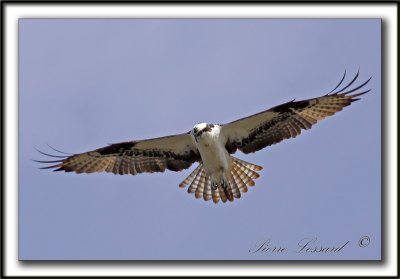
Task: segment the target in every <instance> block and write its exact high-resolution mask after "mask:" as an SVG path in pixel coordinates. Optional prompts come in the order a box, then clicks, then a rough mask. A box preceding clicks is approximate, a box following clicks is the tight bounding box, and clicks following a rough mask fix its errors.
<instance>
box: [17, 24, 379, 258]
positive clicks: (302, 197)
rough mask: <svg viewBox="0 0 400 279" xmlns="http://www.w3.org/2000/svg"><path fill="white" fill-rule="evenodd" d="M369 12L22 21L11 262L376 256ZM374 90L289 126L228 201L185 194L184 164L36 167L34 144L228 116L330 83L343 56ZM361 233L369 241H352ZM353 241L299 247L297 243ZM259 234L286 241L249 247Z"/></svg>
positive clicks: (375, 130)
mask: <svg viewBox="0 0 400 279" xmlns="http://www.w3.org/2000/svg"><path fill="white" fill-rule="evenodd" d="M380 30H381V21H380V20H379V19H357V20H277V19H274V20H261V19H259V20H249V19H246V20H245V19H242V20H149V19H145V20H128V19H126V20H125V19H124V20H122V19H116V20H60V19H56V20H53V19H52V20H50V19H48V20H41V19H23V20H20V22H19V32H20V33H19V133H20V134H19V139H20V142H19V259H21V260H32V259H35V260H39V259H40V260H44V259H76V260H78V259H205V260H213V259H221V260H229V259H245V260H264V259H265V260H268V259H273V260H277V259H301V260H308V259H318V260H324V259H380V255H381V252H380V249H381V246H380V243H381V230H380V225H381V210H380V207H381V204H380V200H381V172H380V167H381V152H380V146H381V136H380V131H381V125H380V121H381V117H380V113H381V112H380V107H381V91H380V88H381V78H380V75H381V67H380V63H381V61H380V58H381V46H380V44H381V40H380V36H381V34H380ZM358 68H360V69H361V74H360V79H359V81H358V83H357V84H360V83H361V82H363V81H365V80H366V79H367V78H369V77H370V76H371V75H372V76H373V79H372V81H371V82H370V84H369V86H368V87H369V88H372V91H371V93H369V94H367V95H364V96H363V98H362V100H361V101H359V102H356V103H354V104H352V106H350V107H348V108H346V109H345V110H344V111H343V112H340V113H339V114H337V115H335V116H333V117H331V118H329V119H327V120H324V121H323V122H322V123H319V124H317V125H316V126H314V127H313V129H311V130H310V131H305V132H303V133H302V135H301V136H299V137H298V138H296V139H291V140H286V141H284V142H281V143H279V144H278V145H274V146H272V147H268V148H267V149H264V150H262V151H260V152H257V153H255V154H251V155H243V154H241V153H237V154H236V156H238V157H240V158H243V159H245V160H247V161H250V162H253V163H255V164H258V165H261V166H263V167H264V170H263V171H262V172H261V178H260V179H258V180H257V181H256V187H254V188H251V189H250V190H249V192H247V193H245V194H244V195H243V196H242V198H241V199H240V200H235V202H234V203H227V204H222V203H220V204H218V205H215V204H213V203H212V202H204V201H203V200H196V199H195V198H194V195H189V194H187V192H186V189H185V190H182V189H180V188H179V187H178V184H179V183H180V182H181V181H182V180H183V179H184V178H185V177H186V176H187V175H189V173H190V172H191V170H193V168H194V166H192V167H191V169H190V170H186V171H183V172H179V173H174V172H169V171H168V172H166V173H159V174H151V175H150V174H143V175H137V176H117V175H112V174H91V175H77V174H72V173H61V172H56V173H53V172H51V171H49V170H39V169H38V168H39V167H40V165H39V164H38V163H35V162H33V161H32V160H31V159H39V160H40V159H46V158H45V157H44V156H42V155H41V154H39V153H38V152H37V151H36V150H35V149H34V148H39V149H40V150H43V151H45V152H49V153H54V152H53V151H52V150H51V149H50V148H49V147H47V145H46V144H50V145H52V146H54V147H56V148H58V149H60V150H63V151H66V152H71V153H80V152H84V151H89V150H92V149H95V148H99V147H102V146H105V145H106V144H107V143H114V142H121V141H126V140H133V139H143V138H151V137H158V136H164V135H168V134H174V133H181V132H186V131H189V130H190V129H191V128H192V126H193V125H194V124H195V123H199V122H211V123H213V122H214V123H226V122H229V121H232V120H235V119H237V118H240V117H244V116H247V115H250V114H253V113H256V112H259V111H262V110H265V109H267V108H270V107H272V106H275V105H278V104H281V103H283V102H287V101H289V100H292V99H294V98H296V99H298V100H300V99H305V98H311V97H317V96H320V95H324V94H326V93H327V92H329V91H330V90H331V89H333V87H334V86H335V85H336V84H337V83H338V82H339V80H340V78H341V77H342V74H343V72H344V70H345V69H347V71H348V73H349V75H348V79H347V80H350V79H351V78H352V77H353V76H354V75H355V73H356V72H357V70H358ZM362 236H369V237H370V239H371V243H370V244H369V245H368V246H367V247H365V248H360V247H358V243H357V242H358V240H359V239H360V237H362ZM305 237H318V243H319V245H321V244H322V245H325V246H332V245H340V244H343V243H344V242H346V241H350V243H349V244H348V245H347V246H346V247H345V248H344V249H343V250H342V251H341V252H340V253H338V254H316V253H312V254H311V253H307V254H297V253H294V252H293V250H295V249H297V243H298V241H300V240H301V239H303V238H305ZM266 238H270V239H271V240H272V246H285V247H288V248H289V250H291V251H289V252H287V253H284V254H281V255H279V254H273V253H272V254H271V253H264V254H260V253H249V249H254V245H255V243H256V242H258V241H260V240H261V239H266Z"/></svg>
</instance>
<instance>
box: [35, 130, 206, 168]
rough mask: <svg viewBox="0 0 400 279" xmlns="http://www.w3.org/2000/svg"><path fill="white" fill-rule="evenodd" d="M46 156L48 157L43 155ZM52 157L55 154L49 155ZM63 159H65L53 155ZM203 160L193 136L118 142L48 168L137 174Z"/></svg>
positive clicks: (77, 155) (64, 158) (68, 158)
mask: <svg viewBox="0 0 400 279" xmlns="http://www.w3.org/2000/svg"><path fill="white" fill-rule="evenodd" d="M41 153H42V154H45V155H48V154H46V153H43V152H41ZM49 156H52V155H49ZM53 157H63V156H53ZM199 160H200V155H199V153H198V150H197V148H196V147H195V145H194V143H193V140H192V139H191V137H190V135H189V134H180V135H174V136H168V137H162V138H155V139H148V140H141V141H129V142H122V143H115V144H111V145H109V146H106V147H103V148H99V149H96V150H93V151H89V152H85V153H80V154H74V155H72V156H67V157H63V158H61V159H59V160H55V161H38V162H41V163H56V164H53V165H51V166H47V167H44V169H49V168H55V171H66V172H76V173H92V172H112V173H114V174H121V175H122V174H133V175H134V174H137V173H143V172H149V173H152V172H164V171H165V170H166V169H168V170H172V171H181V170H183V169H187V168H189V167H190V166H191V165H192V164H193V163H194V162H196V161H199Z"/></svg>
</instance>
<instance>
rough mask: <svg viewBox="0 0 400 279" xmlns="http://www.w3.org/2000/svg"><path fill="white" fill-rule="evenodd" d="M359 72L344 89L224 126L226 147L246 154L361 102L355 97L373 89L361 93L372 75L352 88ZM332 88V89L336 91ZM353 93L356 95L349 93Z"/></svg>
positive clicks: (290, 135) (288, 136) (291, 135)
mask: <svg viewBox="0 0 400 279" xmlns="http://www.w3.org/2000/svg"><path fill="white" fill-rule="evenodd" d="M358 75H359V73H357V75H356V76H355V77H354V78H353V80H352V81H351V82H350V83H349V84H348V85H346V86H345V87H344V88H342V89H340V90H337V91H336V92H335V93H330V94H327V95H325V96H321V97H319V98H314V99H308V100H303V101H297V102H295V101H294V100H293V101H291V102H288V103H285V104H282V105H279V106H276V107H273V108H271V109H269V110H266V111H263V112H260V113H257V114H254V115H252V116H249V117H245V118H242V119H239V120H236V121H233V122H230V123H228V124H225V125H222V128H221V133H222V136H223V137H224V138H225V140H226V143H225V147H226V149H227V150H228V152H229V153H231V154H232V153H235V152H236V150H237V149H239V150H241V151H242V152H243V153H246V154H247V153H253V152H256V151H258V150H260V149H262V148H264V147H267V146H269V145H272V144H275V143H278V142H280V141H282V140H284V139H289V138H294V137H296V136H297V135H299V134H300V133H301V129H310V128H311V126H312V125H314V124H315V123H317V121H319V120H322V119H324V118H326V117H327V116H330V115H334V114H335V113H336V112H338V111H341V110H342V109H343V108H344V107H346V106H348V105H350V104H351V102H354V101H357V100H358V99H357V98H355V97H357V96H360V95H362V94H365V93H367V92H369V91H370V90H366V91H363V92H360V91H361V90H360V89H361V88H362V87H364V86H365V85H366V84H367V83H368V82H369V81H370V79H371V78H369V79H368V80H367V81H366V82H364V83H363V84H361V85H359V86H357V87H355V88H352V89H348V88H349V87H350V86H351V85H352V84H353V83H354V81H355V80H356V79H357V77H358ZM345 76H346V72H345V74H344V76H343V78H342V80H341V81H340V83H339V84H338V85H337V86H336V88H335V89H334V90H336V89H337V88H338V87H339V86H340V85H341V84H342V82H343V80H344V78H345ZM334 90H332V91H334ZM350 93H353V94H352V95H348V94H350Z"/></svg>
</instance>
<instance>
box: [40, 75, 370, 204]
mask: <svg viewBox="0 0 400 279" xmlns="http://www.w3.org/2000/svg"><path fill="white" fill-rule="evenodd" d="M358 76H359V72H357V74H356V76H355V77H354V78H353V79H352V80H351V81H350V82H349V83H348V84H347V85H346V86H343V87H342V88H340V89H338V88H339V87H340V85H342V83H343V81H344V80H345V77H346V71H345V72H344V75H343V77H342V79H341V81H340V82H339V84H338V85H337V86H336V87H335V88H334V89H333V90H332V91H331V92H329V93H328V94H326V95H324V96H321V97H318V98H313V99H308V100H303V101H295V100H292V101H290V102H287V103H284V104H281V105H278V106H275V107H273V108H270V109H268V110H265V111H262V112H260V113H257V114H254V115H251V116H248V117H245V118H242V119H239V120H236V121H233V122H230V123H227V124H208V123H200V124H197V125H195V126H194V127H193V129H192V130H190V131H189V132H187V133H182V134H177V135H171V136H165V137H160V138H153V139H145V140H133V141H127V142H121V143H115V144H110V145H108V146H106V147H102V148H98V149H95V150H93V151H89V152H84V153H79V154H74V155H71V156H66V155H64V156H55V155H50V154H47V153H44V152H41V151H39V152H41V153H42V154H44V155H47V156H52V157H56V158H57V160H53V161H38V162H40V163H51V164H52V165H50V166H46V167H43V169H51V168H55V170H54V171H66V172H76V173H93V172H112V173H114V174H121V175H123V174H132V175H135V174H138V173H143V172H147V173H153V172H164V171H165V170H167V169H168V170H171V171H182V170H184V169H187V168H189V167H190V166H191V165H192V164H193V163H198V166H197V168H196V169H195V170H194V171H193V172H192V173H191V174H190V175H189V176H188V177H187V178H186V179H185V180H183V181H182V182H181V183H180V184H179V186H180V187H182V188H184V187H186V186H188V192H189V193H192V194H193V193H194V195H195V197H196V198H203V199H204V200H205V201H209V200H211V199H212V200H213V202H214V203H218V202H219V201H220V200H222V202H224V203H225V202H226V201H230V202H232V201H234V199H235V198H236V199H239V198H240V197H241V195H242V193H245V192H247V191H248V187H251V186H254V185H255V182H254V179H256V178H258V177H259V176H260V175H259V174H258V171H260V170H261V169H262V167H261V166H257V165H255V164H252V163H249V162H245V161H243V160H240V159H238V158H235V157H233V156H232V154H234V153H235V152H236V151H237V150H240V151H242V152H243V153H245V154H248V153H254V152H256V151H258V150H261V149H263V148H265V147H267V146H270V145H273V144H276V143H278V142H280V141H282V140H284V139H289V138H294V137H296V136H297V135H299V134H300V133H301V130H302V129H305V130H307V129H310V128H311V127H312V125H314V124H315V123H317V122H318V121H319V120H322V119H324V118H326V117H327V116H331V115H334V114H335V113H336V112H338V111H341V110H342V109H343V108H344V107H346V106H348V105H350V104H351V103H352V102H354V101H357V100H359V98H356V97H358V96H361V95H363V94H365V93H367V92H369V91H370V90H364V89H362V88H363V87H364V86H365V85H366V84H367V83H368V82H369V81H370V80H371V78H369V79H368V80H367V81H366V82H364V83H362V84H361V85H359V86H354V85H353V84H354V82H355V81H356V80H357V78H358ZM363 90H364V91H363Z"/></svg>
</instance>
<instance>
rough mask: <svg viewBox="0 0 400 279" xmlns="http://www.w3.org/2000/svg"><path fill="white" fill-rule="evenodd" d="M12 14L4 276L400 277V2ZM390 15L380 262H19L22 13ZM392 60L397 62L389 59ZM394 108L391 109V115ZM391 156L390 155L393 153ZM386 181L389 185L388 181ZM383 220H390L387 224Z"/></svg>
mask: <svg viewBox="0 0 400 279" xmlns="http://www.w3.org/2000/svg"><path fill="white" fill-rule="evenodd" d="M3 7H4V16H5V18H4V19H5V41H4V42H5V54H6V55H5V56H4V59H5V61H3V62H4V63H5V72H4V75H5V87H4V88H5V92H4V93H5V106H4V107H5V147H6V148H5V150H4V151H5V162H4V163H5V164H4V167H5V174H6V176H5V181H4V182H5V185H4V187H5V188H4V197H3V201H5V212H4V217H5V219H4V220H3V221H4V228H3V229H4V237H5V239H4V247H3V249H5V250H4V259H3V260H4V266H3V268H4V269H3V270H4V275H6V276H57V275H62V276H132V275H136V276H140V275H156V276H157V275H158V276H167V275H168V276H183V275H196V276H211V275H213V276H219V275H225V276H227V275H231V276H241V275H242V276H260V275H270V276H333V275H336V276H344V275H346V276H367V277H368V276H397V269H398V267H397V247H398V245H397V220H398V219H397V176H396V173H397V160H396V159H397V158H396V154H397V144H396V143H397V110H396V104H397V92H398V91H397V82H396V81H397V61H398V58H397V51H396V50H397V40H398V38H397V34H398V30H397V20H398V19H397V6H396V4H395V3H393V4H387V3H386V4H361V3H360V4H323V5H322V4H290V5H287V4H286V5H283V4H268V3H265V4H227V5H225V4H218V5H215V4H214V5H208V4H207V5H206V4H201V5H193V4H190V5H185V4H182V5H181V4H179V5H178V4H174V5H165V4H164V5H159V4H157V5H148V4H133V3H131V4H129V3H128V4H112V3H110V4H72V3H71V4H37V5H34V4H24V5H22V4H19V3H15V4H14V3H7V4H5V5H4V6H3ZM27 17H29V18H58V17H64V18H77V17H80V18H121V17H126V18H134V17H135V18H192V17H198V18H221V17H222V18H228V17H229V18H253V17H258V18H383V19H384V21H385V31H386V32H385V37H384V38H383V39H384V40H385V41H383V46H384V48H382V51H383V52H386V54H385V55H382V58H383V59H385V57H386V58H387V59H386V61H384V62H382V65H383V66H385V69H383V73H384V76H382V83H383V84H385V86H384V87H383V88H384V89H385V90H386V91H387V92H385V93H386V95H385V96H386V98H385V99H384V100H385V102H386V103H384V104H383V106H384V107H385V109H386V111H385V112H384V113H385V117H383V118H382V119H385V120H387V123H384V124H383V125H382V127H385V129H386V131H384V132H386V134H385V142H383V144H385V145H386V148H385V149H383V150H390V152H388V153H387V154H385V155H384V154H382V156H383V158H385V159H386V160H387V162H386V163H385V167H386V169H383V170H382V171H383V173H382V175H383V176H384V177H386V179H385V180H383V181H385V182H386V183H387V185H385V186H386V187H387V189H385V191H383V192H382V194H384V197H383V201H384V202H383V203H382V205H383V206H384V207H385V209H384V210H383V212H385V213H386V216H383V220H385V225H386V226H385V228H384V229H383V232H384V233H385V234H382V238H383V239H385V240H384V241H383V242H382V243H383V244H386V246H385V247H383V251H384V254H383V257H384V261H383V262H382V263H377V262H358V261H353V262H336V263H335V262H334V263H332V262H325V263H324V262H322V261H321V262H318V263H316V262H315V261H314V262H312V261H311V262H309V263H307V262H304V261H302V262H293V261H291V262H267V261H265V262H237V261H235V262H231V263H228V262H212V263H211V262H154V263H149V262H98V263H95V262H86V263H85V262H79V263H77V262H41V263H39V262H30V263H27V262H24V263H22V262H19V261H18V204H17V201H18V160H17V158H18V84H17V81H18V20H19V19H20V18H27ZM389 58H390V59H389ZM386 113H387V114H386ZM385 156H387V157H385ZM382 186H383V185H382ZM383 220H382V221H383Z"/></svg>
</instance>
